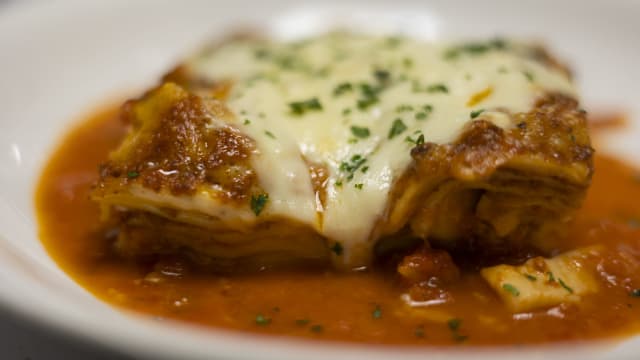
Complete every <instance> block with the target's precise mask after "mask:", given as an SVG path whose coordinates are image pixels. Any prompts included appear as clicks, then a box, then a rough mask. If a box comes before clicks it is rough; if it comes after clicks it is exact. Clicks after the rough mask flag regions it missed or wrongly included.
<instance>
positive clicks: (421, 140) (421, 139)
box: [404, 134, 424, 145]
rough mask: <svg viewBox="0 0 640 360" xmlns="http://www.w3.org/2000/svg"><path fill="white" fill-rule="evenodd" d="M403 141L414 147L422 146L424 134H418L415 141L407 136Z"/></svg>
mask: <svg viewBox="0 0 640 360" xmlns="http://www.w3.org/2000/svg"><path fill="white" fill-rule="evenodd" d="M404 140H405V141H406V142H409V143H412V144H414V145H422V144H424V134H420V135H419V136H418V137H417V138H415V139H413V138H412V137H411V136H407V137H406V138H405V139H404Z"/></svg>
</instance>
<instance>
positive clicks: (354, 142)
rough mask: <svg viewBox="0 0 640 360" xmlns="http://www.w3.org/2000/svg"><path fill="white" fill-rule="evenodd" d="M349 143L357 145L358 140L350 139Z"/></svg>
mask: <svg viewBox="0 0 640 360" xmlns="http://www.w3.org/2000/svg"><path fill="white" fill-rule="evenodd" d="M347 142H348V143H349V144H356V143H357V142H358V139H356V138H349V140H347Z"/></svg>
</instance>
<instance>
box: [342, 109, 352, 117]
mask: <svg viewBox="0 0 640 360" xmlns="http://www.w3.org/2000/svg"><path fill="white" fill-rule="evenodd" d="M349 114H351V109H350V108H345V109H342V115H345V116H346V115H349Z"/></svg>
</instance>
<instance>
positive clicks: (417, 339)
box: [36, 108, 640, 345]
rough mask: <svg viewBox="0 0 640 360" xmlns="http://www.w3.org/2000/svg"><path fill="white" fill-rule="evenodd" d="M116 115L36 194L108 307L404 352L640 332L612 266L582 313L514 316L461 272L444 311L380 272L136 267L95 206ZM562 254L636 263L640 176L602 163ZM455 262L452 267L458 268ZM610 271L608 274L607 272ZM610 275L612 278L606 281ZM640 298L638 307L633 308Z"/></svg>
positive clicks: (57, 245) (98, 119) (45, 231)
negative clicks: (620, 257)
mask: <svg viewBox="0 0 640 360" xmlns="http://www.w3.org/2000/svg"><path fill="white" fill-rule="evenodd" d="M117 113H118V110H117V109H115V108H114V109H111V108H110V109H107V110H104V111H102V112H100V113H98V114H96V115H94V116H93V117H91V119H88V120H87V121H86V122H84V123H82V124H81V125H80V126H79V127H77V128H76V129H74V130H72V131H71V132H70V133H69V134H68V135H67V136H66V137H65V138H64V140H63V142H62V144H61V145H60V146H59V147H58V149H57V150H56V151H55V152H54V153H53V155H52V157H51V159H50V161H49V163H48V164H47V166H46V168H45V170H44V172H43V174H42V177H41V180H40V183H39V185H38V188H37V193H36V208H37V212H38V217H39V225H40V236H41V239H42V242H43V244H44V246H45V247H46V249H47V250H48V252H49V253H50V255H51V256H52V257H53V259H54V260H55V261H56V262H57V263H58V264H59V265H60V266H61V267H62V269H64V270H65V271H66V272H67V273H68V274H69V276H71V277H72V278H73V279H74V280H75V281H77V282H78V283H79V284H80V285H81V286H83V287H85V288H86V289H88V290H89V291H90V292H92V293H93V294H94V295H95V296H97V297H98V298H100V299H102V300H103V301H105V302H106V303H108V304H111V305H115V306H117V307H120V308H124V309H130V310H134V311H138V312H140V313H144V314H148V315H149V316H150V317H153V318H155V319H157V320H158V321H162V320H163V319H166V318H171V319H177V320H181V321H185V322H188V323H193V324H199V325H204V326H211V327H218V328H225V329H229V330H236V331H250V332H255V333H263V334H271V335H286V336H297V337H305V338H313V339H322V340H335V341H349V342H363V343H379V344H407V345H454V344H455V345H468V344H471V345H500V344H502V345H504V344H534V343H545V342H556V341H569V340H590V339H599V338H611V337H618V336H622V335H628V334H631V333H633V332H635V331H637V330H640V290H639V291H638V292H637V293H636V292H634V291H633V290H634V289H637V288H635V286H639V287H640V273H638V272H635V273H633V272H632V271H631V272H630V271H628V269H626V268H625V267H624V266H623V265H622V264H618V263H617V262H616V260H615V257H612V258H611V259H607V258H606V256H607V255H605V257H604V258H603V259H602V262H601V263H598V264H592V265H593V266H594V268H597V269H599V271H600V274H601V275H602V276H601V278H602V279H601V280H600V281H601V284H600V285H601V286H600V288H601V289H600V291H599V292H598V293H597V294H595V295H589V296H585V297H584V298H583V299H582V301H581V302H580V303H579V304H574V305H568V304H562V305H559V306H556V307H554V308H551V309H541V310H537V311H533V312H527V313H521V314H513V313H511V312H510V311H509V310H508V309H506V308H505V307H504V306H503V304H502V302H501V301H500V299H499V298H498V296H497V295H496V294H495V293H494V291H493V290H492V289H491V288H490V287H489V286H488V285H487V284H486V282H485V281H484V280H483V279H482V278H481V277H480V275H479V274H478V273H477V271H474V270H465V271H463V274H462V278H461V280H460V281H459V282H458V283H456V284H455V286H454V287H453V288H452V289H451V300H450V301H448V302H447V303H444V304H440V305H434V306H428V307H410V306H408V305H407V304H406V302H405V301H403V299H402V294H403V293H405V292H406V288H405V287H403V285H402V284H401V283H400V282H399V281H398V279H397V278H396V276H397V275H395V274H392V273H389V272H384V271H380V270H379V271H375V270H372V271H365V272H356V273H348V274H345V273H336V272H332V271H280V272H262V273H256V274H244V275H237V276H232V275H216V274H211V273H205V272H201V271H198V270H197V269H196V268H195V267H193V266H190V265H189V264H188V262H186V261H184V260H182V259H179V258H172V259H161V260H159V261H157V262H149V261H147V262H142V261H140V262H135V261H131V260H124V259H121V258H119V257H118V256H117V255H116V254H115V253H114V252H113V250H112V244H113V240H114V232H113V231H112V230H109V229H105V228H104V226H103V225H102V224H101V223H100V220H99V209H98V207H97V205H96V204H95V203H93V202H92V201H91V200H90V199H89V192H90V190H91V186H92V183H94V181H96V179H97V176H98V170H97V166H98V164H99V163H101V162H102V161H104V160H105V159H106V157H107V155H108V153H109V151H111V150H112V149H114V148H115V147H116V146H117V145H118V144H119V142H120V141H121V139H122V138H123V136H124V134H125V127H124V125H123V124H121V122H120V121H119V120H118V116H117ZM595 168H596V173H595V177H594V179H593V185H592V187H591V189H590V191H589V194H588V197H587V199H586V202H585V204H584V206H583V208H582V209H581V210H580V212H579V213H578V214H577V217H576V219H575V221H574V222H573V223H572V224H571V228H570V230H569V235H568V238H567V239H566V240H565V241H564V242H563V243H562V244H563V245H562V246H561V247H559V248H558V249H557V250H558V251H564V250H567V249H571V248H574V247H579V246H583V245H587V244H593V243H600V244H605V246H606V248H607V249H608V250H607V251H608V252H606V253H605V254H609V253H610V254H614V253H617V252H619V251H625V252H627V253H628V254H630V255H631V256H639V254H640V220H639V219H640V202H639V201H638V200H639V199H640V176H638V175H639V174H640V172H637V171H636V170H634V169H632V168H630V167H628V166H626V165H624V164H622V163H620V162H618V161H616V160H614V159H612V158H608V157H605V156H601V155H598V156H596V159H595ZM454 260H455V258H454ZM602 269H605V270H606V273H605V272H604V270H602ZM605 275H606V276H605ZM634 295H637V296H634Z"/></svg>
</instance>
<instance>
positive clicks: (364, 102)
mask: <svg viewBox="0 0 640 360" xmlns="http://www.w3.org/2000/svg"><path fill="white" fill-rule="evenodd" d="M377 102H378V98H377V97H371V98H364V99H359V100H358V104H357V105H358V109H360V110H366V109H368V108H369V107H370V106H371V105H373V104H375V103H377Z"/></svg>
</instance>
